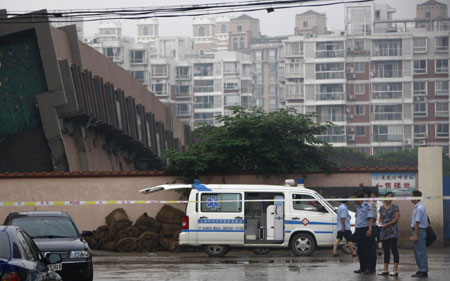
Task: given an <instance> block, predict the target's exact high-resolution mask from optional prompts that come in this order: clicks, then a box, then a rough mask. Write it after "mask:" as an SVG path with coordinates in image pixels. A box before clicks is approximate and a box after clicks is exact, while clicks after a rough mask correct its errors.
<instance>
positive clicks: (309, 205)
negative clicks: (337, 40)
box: [292, 194, 326, 212]
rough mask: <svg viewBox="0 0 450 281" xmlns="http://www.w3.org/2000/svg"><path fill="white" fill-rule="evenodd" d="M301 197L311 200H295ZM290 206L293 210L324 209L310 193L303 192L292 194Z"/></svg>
mask: <svg viewBox="0 0 450 281" xmlns="http://www.w3.org/2000/svg"><path fill="white" fill-rule="evenodd" d="M302 199H307V200H311V201H296V200H302ZM292 207H294V210H298V211H310V212H322V211H321V210H326V209H325V208H324V207H323V206H322V205H321V204H320V203H319V202H318V201H317V199H316V198H314V197H312V196H311V195H303V194H292Z"/></svg>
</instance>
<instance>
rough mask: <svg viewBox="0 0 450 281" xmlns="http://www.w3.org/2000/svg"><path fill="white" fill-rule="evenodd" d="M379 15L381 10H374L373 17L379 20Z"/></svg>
mask: <svg viewBox="0 0 450 281" xmlns="http://www.w3.org/2000/svg"><path fill="white" fill-rule="evenodd" d="M380 17H381V12H380V10H376V11H375V19H376V20H379V19H380Z"/></svg>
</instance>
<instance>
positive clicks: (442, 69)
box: [436, 59, 448, 73]
mask: <svg viewBox="0 0 450 281" xmlns="http://www.w3.org/2000/svg"><path fill="white" fill-rule="evenodd" d="M436 73H448V59H437V60H436Z"/></svg>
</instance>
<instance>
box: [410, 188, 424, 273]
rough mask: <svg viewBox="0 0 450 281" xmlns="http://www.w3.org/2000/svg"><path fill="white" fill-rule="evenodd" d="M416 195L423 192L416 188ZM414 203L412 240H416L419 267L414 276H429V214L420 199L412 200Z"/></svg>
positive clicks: (414, 192) (414, 193) (415, 255)
mask: <svg viewBox="0 0 450 281" xmlns="http://www.w3.org/2000/svg"><path fill="white" fill-rule="evenodd" d="M412 194H413V196H414V197H421V196H422V192H420V191H418V190H414V191H413V192H412ZM411 202H412V203H413V204H414V212H413V214H412V220H411V228H412V236H411V238H410V239H411V240H412V241H413V242H414V257H415V258H416V264H417V267H419V271H417V272H416V274H414V275H413V276H412V277H428V257H427V247H426V239H427V227H428V223H427V220H428V214H427V210H426V209H425V206H423V204H422V202H420V200H418V199H415V200H411Z"/></svg>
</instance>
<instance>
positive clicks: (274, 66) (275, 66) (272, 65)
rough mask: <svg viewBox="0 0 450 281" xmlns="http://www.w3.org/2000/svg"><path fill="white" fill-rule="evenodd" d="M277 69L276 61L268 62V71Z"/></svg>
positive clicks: (273, 71) (272, 71)
mask: <svg viewBox="0 0 450 281" xmlns="http://www.w3.org/2000/svg"><path fill="white" fill-rule="evenodd" d="M277 71H278V65H277V63H276V62H273V63H269V72H270V73H275V72H277Z"/></svg>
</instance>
